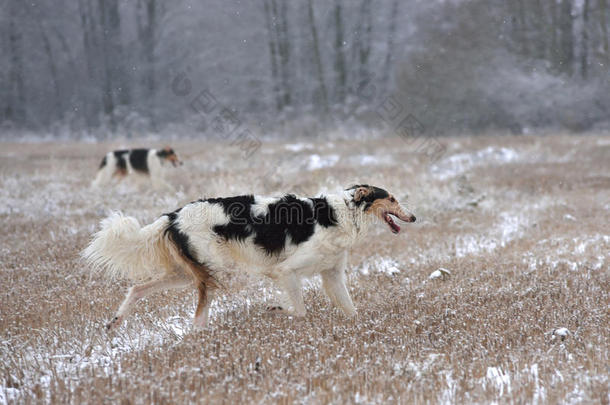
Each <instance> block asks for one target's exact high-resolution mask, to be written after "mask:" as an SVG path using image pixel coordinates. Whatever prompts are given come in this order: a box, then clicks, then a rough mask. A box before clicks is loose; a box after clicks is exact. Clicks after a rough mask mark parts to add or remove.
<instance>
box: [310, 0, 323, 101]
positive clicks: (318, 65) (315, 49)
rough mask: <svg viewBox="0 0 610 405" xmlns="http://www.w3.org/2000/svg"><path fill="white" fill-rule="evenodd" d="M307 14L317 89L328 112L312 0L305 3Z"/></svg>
mask: <svg viewBox="0 0 610 405" xmlns="http://www.w3.org/2000/svg"><path fill="white" fill-rule="evenodd" d="M307 14H308V16H309V27H310V29H311V39H312V41H313V59H314V65H315V66H316V72H317V76H318V91H319V93H320V98H321V100H322V106H323V107H324V112H325V113H326V112H328V93H327V92H326V84H325V83H324V69H323V67H322V58H321V57H320V46H319V43H318V29H317V28H316V20H315V16H314V13H313V4H312V0H309V1H308V3H307Z"/></svg>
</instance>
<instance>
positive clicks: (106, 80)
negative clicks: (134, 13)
mask: <svg viewBox="0 0 610 405" xmlns="http://www.w3.org/2000/svg"><path fill="white" fill-rule="evenodd" d="M107 4H108V3H106V1H105V0H98V11H99V13H100V19H99V21H100V31H101V38H100V39H101V41H102V43H101V50H102V61H101V62H102V69H103V72H102V75H103V78H102V104H103V106H104V114H105V115H106V116H107V117H108V119H109V120H110V127H111V129H112V130H114V129H115V128H116V121H115V117H114V98H113V94H112V93H113V92H112V90H113V85H112V78H113V74H112V66H111V65H110V64H111V58H113V57H114V55H113V53H112V49H111V48H112V47H111V46H110V39H109V36H111V35H110V31H109V25H110V24H109V23H108V19H109V16H108V12H107V10H106V7H107Z"/></svg>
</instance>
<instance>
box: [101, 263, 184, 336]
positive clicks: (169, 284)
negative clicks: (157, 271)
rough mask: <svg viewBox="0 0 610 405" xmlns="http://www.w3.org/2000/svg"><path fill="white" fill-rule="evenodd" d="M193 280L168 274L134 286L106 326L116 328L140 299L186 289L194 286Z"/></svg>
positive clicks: (182, 275)
mask: <svg viewBox="0 0 610 405" xmlns="http://www.w3.org/2000/svg"><path fill="white" fill-rule="evenodd" d="M192 282H193V280H192V278H191V277H189V276H187V275H186V274H175V273H174V274H167V275H165V276H164V277H162V278H160V279H158V280H154V281H149V282H147V283H144V284H139V285H134V286H133V287H131V288H130V289H129V292H128V293H127V297H125V300H124V301H123V303H122V304H121V306H120V307H119V310H118V311H117V313H116V315H115V316H114V318H112V321H110V323H109V324H108V325H106V328H107V329H113V328H116V327H117V326H118V325H119V324H120V323H121V321H122V320H123V319H124V318H125V317H126V316H127V315H128V314H129V313H130V312H131V310H132V309H133V307H134V306H135V304H136V302H138V300H139V299H140V298H144V297H147V296H149V295H151V294H153V293H155V292H158V291H163V290H168V289H172V288H184V287H187V286H189V285H190V284H192Z"/></svg>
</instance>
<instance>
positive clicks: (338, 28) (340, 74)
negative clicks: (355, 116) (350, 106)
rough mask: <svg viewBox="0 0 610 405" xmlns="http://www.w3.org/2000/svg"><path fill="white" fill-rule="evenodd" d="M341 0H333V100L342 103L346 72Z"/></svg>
mask: <svg viewBox="0 0 610 405" xmlns="http://www.w3.org/2000/svg"><path fill="white" fill-rule="evenodd" d="M341 14H342V7H341V0H335V10H334V15H335V49H334V51H335V76H336V86H335V101H337V102H339V103H343V102H344V101H345V86H346V80H347V79H346V77H347V73H346V71H345V52H344V43H343V42H344V39H343V37H344V34H343V31H344V28H343V18H342V15H341Z"/></svg>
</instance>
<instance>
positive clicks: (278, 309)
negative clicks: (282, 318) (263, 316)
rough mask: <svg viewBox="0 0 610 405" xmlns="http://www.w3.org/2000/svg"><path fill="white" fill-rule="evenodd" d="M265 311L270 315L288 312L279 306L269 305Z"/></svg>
mask: <svg viewBox="0 0 610 405" xmlns="http://www.w3.org/2000/svg"><path fill="white" fill-rule="evenodd" d="M265 311H267V312H268V313H271V314H281V313H284V312H286V311H284V308H282V307H281V306H279V305H267V306H266V307H265Z"/></svg>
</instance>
